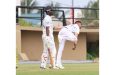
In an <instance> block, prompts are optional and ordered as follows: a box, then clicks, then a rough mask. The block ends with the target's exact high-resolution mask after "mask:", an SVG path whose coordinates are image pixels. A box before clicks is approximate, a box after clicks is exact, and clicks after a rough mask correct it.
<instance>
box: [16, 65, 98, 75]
mask: <svg viewBox="0 0 115 75" xmlns="http://www.w3.org/2000/svg"><path fill="white" fill-rule="evenodd" d="M64 67H65V69H63V70H61V69H58V70H54V69H45V70H41V69H40V68H39V64H19V65H18V68H17V69H16V75H99V64H98V63H85V64H64Z"/></svg>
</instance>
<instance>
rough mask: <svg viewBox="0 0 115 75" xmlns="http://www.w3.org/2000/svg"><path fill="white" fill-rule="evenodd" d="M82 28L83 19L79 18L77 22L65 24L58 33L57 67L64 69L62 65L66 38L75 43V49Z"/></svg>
mask: <svg viewBox="0 0 115 75" xmlns="http://www.w3.org/2000/svg"><path fill="white" fill-rule="evenodd" d="M80 28H81V21H79V20H77V21H75V24H70V25H67V26H64V27H63V28H62V29H61V30H60V31H59V34H58V41H59V49H58V53H57V59H56V67H58V68H59V69H64V67H63V65H62V61H61V57H62V52H63V50H64V45H65V42H66V40H68V41H71V42H73V43H74V47H73V48H72V49H73V50H75V49H76V45H77V41H78V39H77V37H78V35H79V32H80Z"/></svg>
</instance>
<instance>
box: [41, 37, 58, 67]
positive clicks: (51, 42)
mask: <svg viewBox="0 0 115 75" xmlns="http://www.w3.org/2000/svg"><path fill="white" fill-rule="evenodd" d="M42 40H43V53H42V55H41V67H44V68H46V64H47V60H48V57H49V53H48V45H49V46H50V52H51V54H52V59H53V61H54V62H53V65H52V66H53V67H55V57H56V47H55V42H54V37H53V35H52V36H51V38H50V40H47V39H46V36H44V35H42ZM48 42H49V43H48Z"/></svg>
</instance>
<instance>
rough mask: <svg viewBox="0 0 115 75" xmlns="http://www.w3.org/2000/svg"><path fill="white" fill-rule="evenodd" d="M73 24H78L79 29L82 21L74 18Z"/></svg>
mask: <svg viewBox="0 0 115 75" xmlns="http://www.w3.org/2000/svg"><path fill="white" fill-rule="evenodd" d="M75 24H77V25H78V26H79V28H80V29H81V25H82V22H81V21H80V20H76V21H75Z"/></svg>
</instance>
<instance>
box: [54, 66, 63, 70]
mask: <svg viewBox="0 0 115 75" xmlns="http://www.w3.org/2000/svg"><path fill="white" fill-rule="evenodd" d="M56 67H57V68H59V69H64V67H63V66H56Z"/></svg>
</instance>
